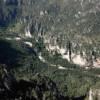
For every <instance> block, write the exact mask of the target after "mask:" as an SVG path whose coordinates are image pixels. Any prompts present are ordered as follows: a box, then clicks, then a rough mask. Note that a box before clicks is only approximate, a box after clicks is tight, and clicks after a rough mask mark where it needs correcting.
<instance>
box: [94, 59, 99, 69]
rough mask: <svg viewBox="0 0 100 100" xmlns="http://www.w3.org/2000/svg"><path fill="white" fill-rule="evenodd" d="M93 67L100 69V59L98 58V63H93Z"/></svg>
mask: <svg viewBox="0 0 100 100" xmlns="http://www.w3.org/2000/svg"><path fill="white" fill-rule="evenodd" d="M93 66H94V67H96V68H100V58H97V59H96V61H94V62H93Z"/></svg>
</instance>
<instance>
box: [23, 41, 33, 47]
mask: <svg viewBox="0 0 100 100" xmlns="http://www.w3.org/2000/svg"><path fill="white" fill-rule="evenodd" d="M24 43H25V44H26V45H28V46H30V47H32V46H33V44H32V43H31V42H28V41H26V42H24Z"/></svg>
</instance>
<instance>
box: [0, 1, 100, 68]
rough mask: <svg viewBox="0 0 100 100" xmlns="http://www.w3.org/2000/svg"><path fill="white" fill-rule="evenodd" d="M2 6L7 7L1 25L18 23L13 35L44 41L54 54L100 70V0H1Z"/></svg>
mask: <svg viewBox="0 0 100 100" xmlns="http://www.w3.org/2000/svg"><path fill="white" fill-rule="evenodd" d="M0 5H3V6H5V8H4V7H3V6H1V7H0V9H1V12H0V16H1V17H0V22H2V24H0V25H3V23H9V22H10V21H11V20H12V18H13V19H14V20H15V23H14V26H13V27H10V32H15V33H17V34H18V35H19V36H20V37H21V38H25V37H26V38H28V39H34V40H35V41H38V40H39V38H41V39H43V42H44V44H45V47H46V49H47V50H48V51H49V52H50V53H52V52H55V51H57V52H58V53H60V54H61V55H62V58H66V59H67V60H68V61H72V62H74V63H76V64H79V65H82V66H98V67H99V63H98V62H99V56H100V46H99V43H100V42H99V37H100V36H99V33H100V28H99V26H100V24H99V23H100V21H99V17H100V14H99V13H100V1H99V0H95V1H94V0H41V1H40V0H1V2H0ZM12 6H14V8H13V9H12V10H11V8H12ZM5 10H6V11H7V12H8V13H6V12H5ZM28 42H29V41H28ZM97 63H98V64H97Z"/></svg>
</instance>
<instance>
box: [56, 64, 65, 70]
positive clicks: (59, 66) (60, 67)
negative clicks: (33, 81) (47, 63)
mask: <svg viewBox="0 0 100 100" xmlns="http://www.w3.org/2000/svg"><path fill="white" fill-rule="evenodd" d="M58 69H61V70H65V69H66V68H65V67H63V66H61V65H58Z"/></svg>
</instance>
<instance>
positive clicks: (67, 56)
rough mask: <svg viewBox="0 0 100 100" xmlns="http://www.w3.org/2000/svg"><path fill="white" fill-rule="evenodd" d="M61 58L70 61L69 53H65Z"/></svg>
mask: <svg viewBox="0 0 100 100" xmlns="http://www.w3.org/2000/svg"><path fill="white" fill-rule="evenodd" d="M62 58H63V59H67V60H68V61H70V59H69V55H68V54H66V55H62Z"/></svg>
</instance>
